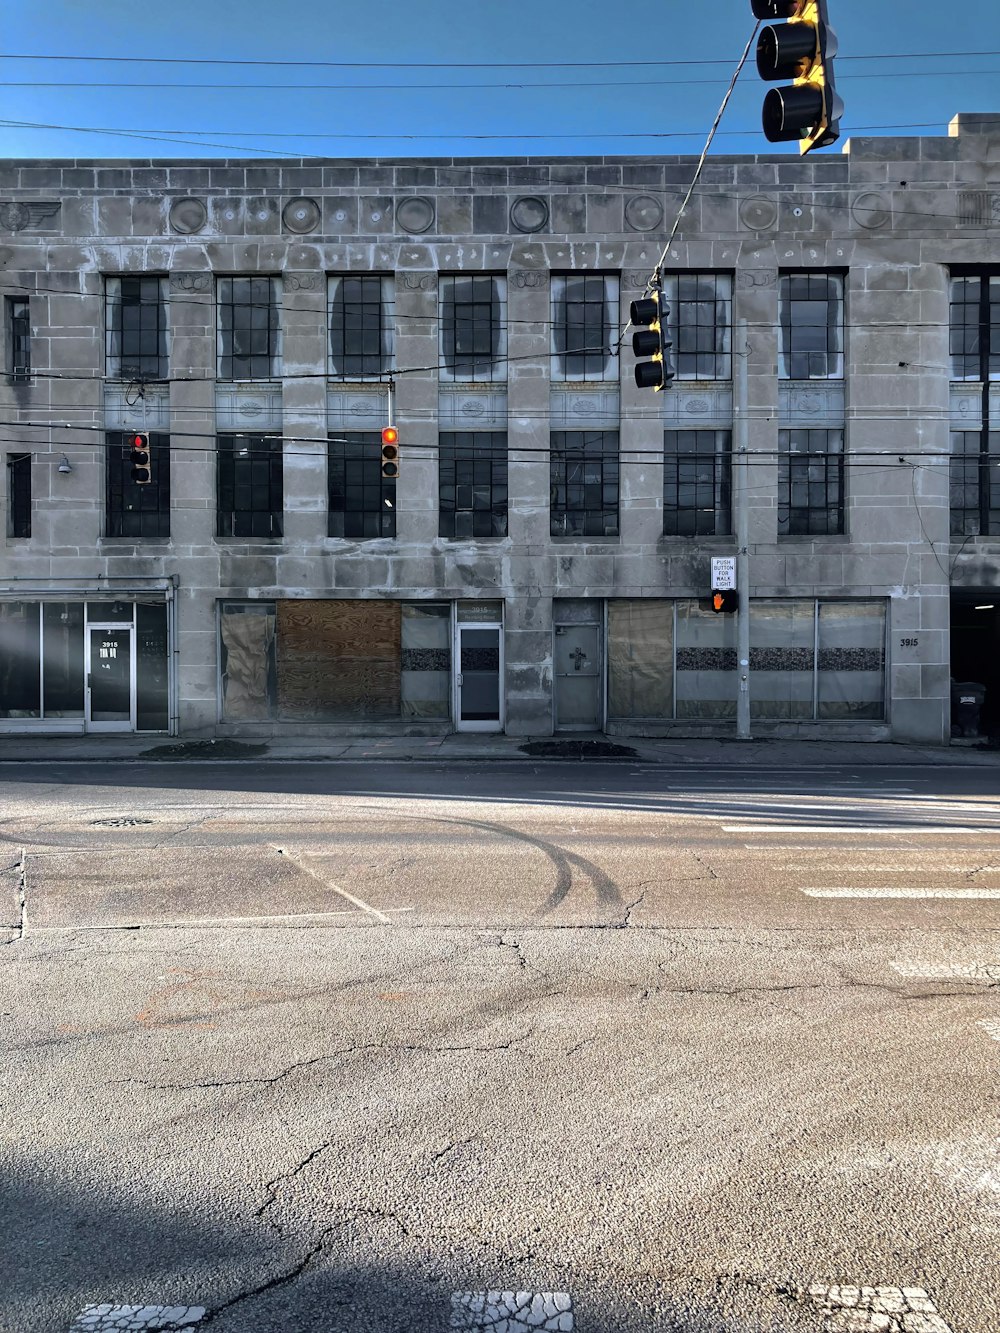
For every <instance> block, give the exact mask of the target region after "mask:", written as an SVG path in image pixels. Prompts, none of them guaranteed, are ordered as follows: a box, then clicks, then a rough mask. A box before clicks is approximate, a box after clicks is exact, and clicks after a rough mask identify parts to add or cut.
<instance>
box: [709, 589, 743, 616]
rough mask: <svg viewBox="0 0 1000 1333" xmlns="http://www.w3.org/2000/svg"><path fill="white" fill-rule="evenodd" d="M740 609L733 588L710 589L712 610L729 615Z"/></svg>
mask: <svg viewBox="0 0 1000 1333" xmlns="http://www.w3.org/2000/svg"><path fill="white" fill-rule="evenodd" d="M739 609H740V601H739V598H738V597H737V595H736V589H735V588H713V589H712V610H713V611H725V612H726V613H727V614H731V613H732V612H734V611H738V610H739Z"/></svg>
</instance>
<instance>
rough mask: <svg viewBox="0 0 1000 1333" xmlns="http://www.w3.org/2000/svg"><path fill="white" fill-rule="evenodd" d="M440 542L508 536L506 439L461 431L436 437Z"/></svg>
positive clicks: (497, 433) (500, 435)
mask: <svg viewBox="0 0 1000 1333" xmlns="http://www.w3.org/2000/svg"><path fill="white" fill-rule="evenodd" d="M439 496H440V506H439V528H438V531H439V533H440V535H441V536H442V537H506V536H507V436H506V434H504V432H503V431H480V430H476V431H461V432H457V431H456V432H455V433H454V434H447V435H442V436H441V445H440V462H439Z"/></svg>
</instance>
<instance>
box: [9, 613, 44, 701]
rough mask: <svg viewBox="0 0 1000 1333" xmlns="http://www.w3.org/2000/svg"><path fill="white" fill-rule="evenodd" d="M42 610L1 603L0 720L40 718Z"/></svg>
mask: <svg viewBox="0 0 1000 1333" xmlns="http://www.w3.org/2000/svg"><path fill="white" fill-rule="evenodd" d="M40 611H41V607H40V605H39V604H38V602H3V603H0V717H40V716H41V707H42V698H41V695H42V673H41V671H40V670H39V663H40V661H41V649H42V641H41V616H40V614H39V613H40Z"/></svg>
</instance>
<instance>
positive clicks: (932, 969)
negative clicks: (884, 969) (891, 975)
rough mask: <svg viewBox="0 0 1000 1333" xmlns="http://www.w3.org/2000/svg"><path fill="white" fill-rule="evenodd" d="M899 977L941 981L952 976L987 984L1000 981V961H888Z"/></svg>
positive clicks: (956, 978) (959, 979)
mask: <svg viewBox="0 0 1000 1333" xmlns="http://www.w3.org/2000/svg"><path fill="white" fill-rule="evenodd" d="M889 966H890V967H891V968H892V970H893V971H894V972H898V973H899V975H900V976H901V977H908V978H910V979H911V980H914V981H941V980H943V979H944V978H946V977H952V978H954V979H955V980H956V981H979V982H982V983H983V984H984V985H988V984H990V983H991V982H994V981H1000V963H930V962H922V961H919V960H917V959H914V960H913V961H912V962H907V963H890V964H889Z"/></svg>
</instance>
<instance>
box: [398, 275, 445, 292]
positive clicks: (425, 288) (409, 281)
mask: <svg viewBox="0 0 1000 1333" xmlns="http://www.w3.org/2000/svg"><path fill="white" fill-rule="evenodd" d="M403 286H404V287H405V288H406V290H407V291H408V292H433V291H436V290H437V278H436V277H435V275H434V274H433V273H423V274H421V275H420V277H417V276H416V275H415V274H413V273H404V274H403Z"/></svg>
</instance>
